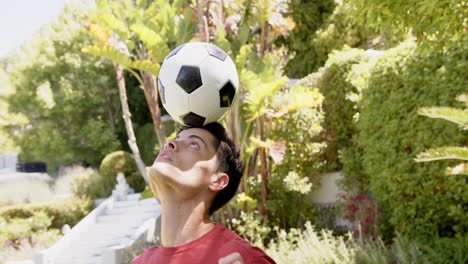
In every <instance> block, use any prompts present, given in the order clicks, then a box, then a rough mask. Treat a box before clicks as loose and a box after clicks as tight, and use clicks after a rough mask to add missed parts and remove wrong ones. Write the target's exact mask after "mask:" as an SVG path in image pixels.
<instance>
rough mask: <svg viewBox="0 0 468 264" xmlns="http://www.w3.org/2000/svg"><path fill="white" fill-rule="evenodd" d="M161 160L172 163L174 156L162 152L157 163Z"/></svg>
mask: <svg viewBox="0 0 468 264" xmlns="http://www.w3.org/2000/svg"><path fill="white" fill-rule="evenodd" d="M159 160H168V161H172V156H171V155H170V154H169V153H168V152H166V151H162V152H160V153H159V155H158V157H157V158H156V161H159Z"/></svg>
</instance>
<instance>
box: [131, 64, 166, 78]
mask: <svg viewBox="0 0 468 264" xmlns="http://www.w3.org/2000/svg"><path fill="white" fill-rule="evenodd" d="M130 68H134V69H137V70H140V71H145V72H149V73H152V74H154V75H155V76H158V74H159V68H160V65H159V64H158V63H154V62H151V61H149V60H135V61H133V62H132V64H131V65H130Z"/></svg>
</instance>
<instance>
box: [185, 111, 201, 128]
mask: <svg viewBox="0 0 468 264" xmlns="http://www.w3.org/2000/svg"><path fill="white" fill-rule="evenodd" d="M181 119H182V121H183V122H184V124H186V125H187V126H191V127H199V126H202V125H203V123H205V120H206V118H204V117H203V116H199V115H197V114H195V113H192V112H190V113H188V114H186V115H184V116H182V117H181Z"/></svg>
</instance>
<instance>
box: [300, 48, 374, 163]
mask: <svg viewBox="0 0 468 264" xmlns="http://www.w3.org/2000/svg"><path fill="white" fill-rule="evenodd" d="M371 58H372V56H370V55H368V54H367V53H365V52H364V50H360V49H351V48H344V49H343V50H341V51H336V52H333V53H332V54H331V55H330V58H329V59H328V60H327V62H326V64H325V66H324V67H323V68H321V69H320V70H319V72H317V73H313V74H310V75H309V76H307V77H306V79H311V81H312V82H313V86H314V87H317V88H318V89H319V91H320V92H321V93H322V94H323V96H324V97H325V99H324V101H323V103H322V107H323V111H324V113H325V114H324V116H325V117H324V121H323V123H322V126H323V132H322V134H321V136H320V138H321V140H323V141H324V142H326V147H325V148H324V149H323V150H322V151H321V154H320V158H321V159H322V160H324V161H325V164H324V166H323V167H322V169H323V170H324V171H325V172H330V171H338V170H341V168H342V164H341V162H340V160H339V155H340V153H341V152H343V151H345V150H346V149H347V148H349V147H351V146H352V144H353V142H352V141H351V139H352V137H353V135H354V134H355V133H356V124H355V123H356V122H355V120H356V117H357V116H358V114H359V106H358V101H359V98H360V94H361V89H358V87H359V86H357V85H356V84H355V81H356V78H351V77H350V76H353V74H354V73H353V70H354V68H355V66H357V65H358V64H366V63H368V62H369V61H370V59H371ZM353 77H354V76H353Z"/></svg>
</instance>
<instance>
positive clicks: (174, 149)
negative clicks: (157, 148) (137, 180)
mask: <svg viewBox="0 0 468 264" xmlns="http://www.w3.org/2000/svg"><path fill="white" fill-rule="evenodd" d="M213 142H215V137H214V136H213V135H212V134H211V133H209V132H208V131H206V130H204V129H200V128H190V129H187V130H183V131H182V132H180V133H179V134H178V135H177V136H176V137H175V138H174V139H171V140H168V142H167V143H166V145H165V146H164V149H163V150H162V151H161V152H160V153H159V155H158V157H157V158H156V160H155V162H154V164H153V166H152V167H151V170H150V181H151V185H152V188H153V189H155V188H156V191H157V192H158V193H161V191H165V190H170V192H171V193H179V194H181V195H183V196H186V197H187V198H188V199H191V198H192V196H194V195H197V194H200V193H203V192H204V191H205V192H209V191H208V190H209V185H210V184H211V183H212V182H213V180H216V177H217V176H219V175H218V174H219V173H217V172H216V168H217V159H216V150H215V148H214V145H213ZM174 191H175V192H174Z"/></svg>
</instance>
